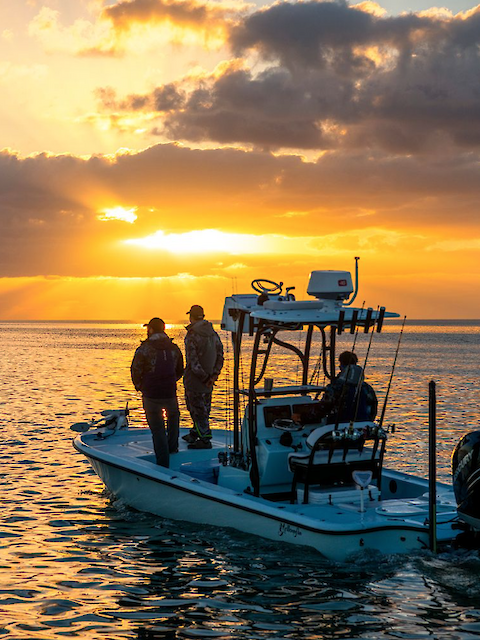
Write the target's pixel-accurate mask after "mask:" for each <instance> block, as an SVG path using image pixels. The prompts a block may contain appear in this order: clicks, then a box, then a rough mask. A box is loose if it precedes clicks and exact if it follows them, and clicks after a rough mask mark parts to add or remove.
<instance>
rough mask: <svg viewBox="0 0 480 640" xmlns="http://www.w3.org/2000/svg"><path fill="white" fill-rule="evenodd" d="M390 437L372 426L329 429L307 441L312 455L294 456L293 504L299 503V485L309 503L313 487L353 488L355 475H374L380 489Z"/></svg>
mask: <svg viewBox="0 0 480 640" xmlns="http://www.w3.org/2000/svg"><path fill="white" fill-rule="evenodd" d="M385 441H386V433H385V432H384V431H383V430H382V429H379V428H378V427H377V426H376V425H375V424H374V423H372V422H357V423H355V425H354V429H353V430H351V429H350V425H349V423H345V424H340V425H338V427H337V429H336V430H335V426H334V425H325V426H323V427H319V428H318V429H315V430H314V431H312V433H311V434H310V435H309V436H308V438H307V446H308V447H309V448H310V452H309V453H305V454H298V453H290V454H289V456H288V466H289V469H290V471H292V472H293V482H292V490H291V502H292V503H293V502H295V499H296V489H297V484H298V483H302V484H303V485H304V487H305V489H304V494H303V496H304V497H303V502H304V503H305V504H307V503H308V493H309V487H310V485H320V486H323V487H329V488H332V487H333V488H334V487H336V486H337V487H341V486H352V485H354V484H355V483H354V480H353V478H352V472H353V471H371V472H372V479H374V480H376V481H377V486H378V488H379V489H380V481H381V471H382V463H383V456H384V452H385Z"/></svg>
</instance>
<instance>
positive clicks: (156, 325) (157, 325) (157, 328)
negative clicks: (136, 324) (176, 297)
mask: <svg viewBox="0 0 480 640" xmlns="http://www.w3.org/2000/svg"><path fill="white" fill-rule="evenodd" d="M143 326H144V327H150V329H152V330H153V332H154V333H161V332H162V331H165V322H164V321H163V320H162V319H161V318H152V319H151V320H150V322H147V323H146V324H144V325H143Z"/></svg>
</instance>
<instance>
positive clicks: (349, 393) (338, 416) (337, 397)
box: [321, 351, 378, 424]
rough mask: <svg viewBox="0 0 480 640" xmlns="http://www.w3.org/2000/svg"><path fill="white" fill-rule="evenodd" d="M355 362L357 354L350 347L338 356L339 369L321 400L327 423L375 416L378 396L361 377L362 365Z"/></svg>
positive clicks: (361, 420) (359, 419)
mask: <svg viewBox="0 0 480 640" xmlns="http://www.w3.org/2000/svg"><path fill="white" fill-rule="evenodd" d="M357 363H358V358H357V356H356V354H355V353H353V352H352V351H344V352H343V353H341V354H340V356H339V364H340V373H339V374H338V376H337V377H336V378H335V380H333V381H332V382H331V383H330V384H329V385H327V388H326V389H325V394H324V396H323V398H322V400H321V404H322V405H323V406H324V408H325V415H326V418H327V424H333V423H340V422H350V421H351V420H356V421H357V422H363V421H366V420H375V416H376V415H377V408H378V401H377V396H376V394H375V391H374V390H373V388H372V387H371V386H370V385H369V384H368V383H366V382H365V381H364V380H363V369H362V367H360V366H359V365H358V364H357ZM358 394H360V397H359V398H358ZM357 404H358V408H357Z"/></svg>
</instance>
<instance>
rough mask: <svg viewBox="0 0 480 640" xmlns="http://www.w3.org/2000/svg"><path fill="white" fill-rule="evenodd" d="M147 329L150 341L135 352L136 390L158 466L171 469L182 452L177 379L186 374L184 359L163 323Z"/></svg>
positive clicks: (156, 321) (152, 323) (155, 321)
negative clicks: (172, 459)
mask: <svg viewBox="0 0 480 640" xmlns="http://www.w3.org/2000/svg"><path fill="white" fill-rule="evenodd" d="M143 326H144V327H147V339H146V340H144V341H143V342H142V344H141V345H140V346H139V347H138V349H137V350H136V351H135V355H134V356H133V360H132V366H131V367H130V371H131V374H132V382H133V384H134V386H135V389H136V390H137V391H141V392H142V398H143V408H144V410H145V417H146V418H147V422H148V426H149V427H150V430H151V432H152V437H153V449H154V451H155V457H156V459H157V464H159V465H161V466H162V467H168V465H169V461H170V456H169V454H170V453H177V451H178V432H179V424H180V411H179V410H178V401H177V380H179V379H180V378H181V377H182V374H183V370H184V369H183V356H182V352H181V351H180V349H179V348H178V347H177V345H176V344H174V343H173V342H172V340H171V338H169V337H168V336H167V334H166V333H165V323H164V321H163V320H161V319H160V318H152V319H151V320H150V322H149V323H148V324H144V325H143ZM165 417H166V419H167V431H166V430H165ZM167 432H168V436H167Z"/></svg>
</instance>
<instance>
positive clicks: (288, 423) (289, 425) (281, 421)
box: [272, 418, 303, 432]
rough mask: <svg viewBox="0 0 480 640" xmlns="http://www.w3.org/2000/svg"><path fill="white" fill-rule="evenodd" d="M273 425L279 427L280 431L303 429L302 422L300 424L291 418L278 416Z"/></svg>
mask: <svg viewBox="0 0 480 640" xmlns="http://www.w3.org/2000/svg"><path fill="white" fill-rule="evenodd" d="M272 427H275V429H278V430H279V431H290V432H293V431H300V430H301V429H303V425H302V424H298V423H297V422H294V421H293V420H290V419H289V418H277V419H276V420H274V421H273V422H272Z"/></svg>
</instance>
